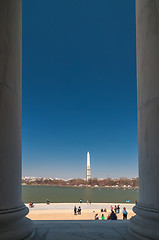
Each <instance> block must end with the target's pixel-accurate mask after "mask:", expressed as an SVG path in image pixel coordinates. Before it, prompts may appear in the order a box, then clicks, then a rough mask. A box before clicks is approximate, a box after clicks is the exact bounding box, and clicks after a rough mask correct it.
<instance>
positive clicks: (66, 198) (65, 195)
mask: <svg viewBox="0 0 159 240" xmlns="http://www.w3.org/2000/svg"><path fill="white" fill-rule="evenodd" d="M138 198H139V192H138V190H133V189H114V188H113V189H107V188H80V187H56V186H22V199H23V202H24V203H29V202H31V201H33V202H34V203H45V202H46V200H47V199H49V200H50V201H51V202H52V203H74V202H79V200H80V199H82V201H83V202H86V201H87V200H91V202H92V203H104V202H105V203H125V202H126V200H130V203H135V201H136V200H138Z"/></svg>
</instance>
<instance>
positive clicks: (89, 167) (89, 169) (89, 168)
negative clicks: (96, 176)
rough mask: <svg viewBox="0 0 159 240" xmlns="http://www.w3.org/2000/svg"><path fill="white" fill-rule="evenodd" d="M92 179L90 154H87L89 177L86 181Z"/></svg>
mask: <svg viewBox="0 0 159 240" xmlns="http://www.w3.org/2000/svg"><path fill="white" fill-rule="evenodd" d="M90 178H91V166H90V153H89V152H87V176H86V180H87V181H88V180H89V179H90Z"/></svg>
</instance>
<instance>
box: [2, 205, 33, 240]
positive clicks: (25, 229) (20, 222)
mask: <svg viewBox="0 0 159 240" xmlns="http://www.w3.org/2000/svg"><path fill="white" fill-rule="evenodd" d="M28 212H29V210H28V208H27V207H26V206H25V205H23V206H22V207H20V208H16V209H10V210H4V211H0V239H3V240H13V239H14V240H23V239H25V240H30V239H32V238H33V235H34V234H33V223H32V221H31V220H30V219H29V218H26V217H25V216H26V215H27V214H28Z"/></svg>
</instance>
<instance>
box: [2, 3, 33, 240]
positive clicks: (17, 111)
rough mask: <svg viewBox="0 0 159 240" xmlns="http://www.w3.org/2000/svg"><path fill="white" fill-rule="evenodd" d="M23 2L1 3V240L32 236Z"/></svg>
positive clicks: (15, 239) (19, 239) (16, 239)
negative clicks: (24, 173)
mask: <svg viewBox="0 0 159 240" xmlns="http://www.w3.org/2000/svg"><path fill="white" fill-rule="evenodd" d="M21 82H22V1H21V0H1V1H0V239H2V240H10V239H12V240H13V239H14V240H21V239H24V238H26V237H28V236H29V235H30V234H31V233H32V223H31V221H30V220H29V219H27V218H25V215H26V214H27V213H28V209H27V208H26V207H25V205H24V204H23V202H22V196H21V104H22V84H21Z"/></svg>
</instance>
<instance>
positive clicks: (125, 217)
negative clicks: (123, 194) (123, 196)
mask: <svg viewBox="0 0 159 240" xmlns="http://www.w3.org/2000/svg"><path fill="white" fill-rule="evenodd" d="M127 215H128V212H127V211H126V208H125V207H124V208H123V220H124V219H127Z"/></svg>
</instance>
